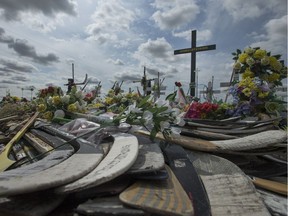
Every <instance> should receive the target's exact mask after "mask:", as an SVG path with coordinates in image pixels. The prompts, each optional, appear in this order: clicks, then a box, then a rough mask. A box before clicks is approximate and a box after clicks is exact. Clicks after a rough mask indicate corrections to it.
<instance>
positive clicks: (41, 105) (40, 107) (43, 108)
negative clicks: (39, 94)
mask: <svg viewBox="0 0 288 216" xmlns="http://www.w3.org/2000/svg"><path fill="white" fill-rule="evenodd" d="M45 110H46V105H45V104H39V105H38V106H37V111H38V112H44V111H45Z"/></svg>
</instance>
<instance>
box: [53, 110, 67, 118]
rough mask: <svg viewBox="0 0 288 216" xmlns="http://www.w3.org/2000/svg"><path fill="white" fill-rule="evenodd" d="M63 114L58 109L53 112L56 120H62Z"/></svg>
mask: <svg viewBox="0 0 288 216" xmlns="http://www.w3.org/2000/svg"><path fill="white" fill-rule="evenodd" d="M64 116H65V113H64V111H63V110H61V109H58V110H56V111H55V112H54V117H58V118H64Z"/></svg>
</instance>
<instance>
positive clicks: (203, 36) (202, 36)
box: [173, 29, 212, 41]
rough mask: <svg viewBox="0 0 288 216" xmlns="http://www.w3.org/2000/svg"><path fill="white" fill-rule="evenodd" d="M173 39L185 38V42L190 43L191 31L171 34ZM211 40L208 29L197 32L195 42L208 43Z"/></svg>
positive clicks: (210, 33)
mask: <svg viewBox="0 0 288 216" xmlns="http://www.w3.org/2000/svg"><path fill="white" fill-rule="evenodd" d="M173 36H174V37H180V38H185V39H186V40H187V41H191V31H190V30H188V31H183V32H177V33H175V32H173ZM211 38H212V32H211V31H210V30H208V29H205V30H197V41H208V40H210V39H211Z"/></svg>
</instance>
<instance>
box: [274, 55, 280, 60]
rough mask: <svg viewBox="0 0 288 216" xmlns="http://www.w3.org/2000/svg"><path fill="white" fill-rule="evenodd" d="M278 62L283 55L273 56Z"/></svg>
mask: <svg viewBox="0 0 288 216" xmlns="http://www.w3.org/2000/svg"><path fill="white" fill-rule="evenodd" d="M273 56H274V57H275V58H276V59H277V60H279V59H280V58H281V55H273Z"/></svg>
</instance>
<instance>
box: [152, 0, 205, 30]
mask: <svg viewBox="0 0 288 216" xmlns="http://www.w3.org/2000/svg"><path fill="white" fill-rule="evenodd" d="M152 6H154V7H155V8H156V9H158V10H157V11H156V12H155V13H154V14H153V15H152V18H153V19H154V21H155V23H156V24H157V25H158V26H159V28H160V29H179V28H180V27H182V26H184V25H186V24H187V23H188V22H191V21H193V20H195V18H196V16H197V14H199V13H200V9H199V7H198V6H197V5H196V4H195V3H194V1H184V0H178V1H171V0H170V1H165V2H163V1H160V0H156V1H155V3H154V4H152Z"/></svg>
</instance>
